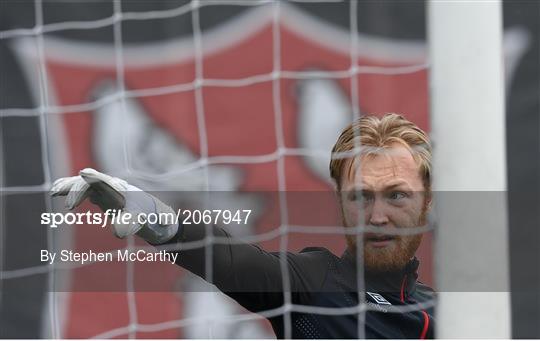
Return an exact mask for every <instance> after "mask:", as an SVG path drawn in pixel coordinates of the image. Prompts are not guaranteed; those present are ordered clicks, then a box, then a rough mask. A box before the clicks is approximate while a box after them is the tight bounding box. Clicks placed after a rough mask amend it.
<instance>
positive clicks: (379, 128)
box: [330, 113, 431, 192]
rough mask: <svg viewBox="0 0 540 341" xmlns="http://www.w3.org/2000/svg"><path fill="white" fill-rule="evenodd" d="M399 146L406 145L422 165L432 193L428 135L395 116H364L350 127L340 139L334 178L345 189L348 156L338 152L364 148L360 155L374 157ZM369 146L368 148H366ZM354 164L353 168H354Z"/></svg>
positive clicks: (332, 170) (332, 165) (332, 162)
mask: <svg viewBox="0 0 540 341" xmlns="http://www.w3.org/2000/svg"><path fill="white" fill-rule="evenodd" d="M395 143H399V144H401V145H403V146H405V147H406V148H407V149H408V150H409V151H410V152H411V154H412V156H413V157H414V159H415V160H416V162H417V164H418V165H419V170H420V176H421V178H422V182H423V184H424V189H425V190H426V192H429V191H431V144H430V142H429V138H428V136H427V134H426V133H425V132H424V131H423V130H422V129H420V128H419V127H418V126H417V125H416V124H414V123H412V122H411V121H409V120H407V119H406V118H404V117H403V116H401V115H398V114H395V113H388V114H385V115H384V116H383V117H381V118H379V117H377V116H363V117H360V118H359V119H357V120H356V121H354V122H352V123H351V124H350V125H349V126H347V127H346V128H345V129H344V130H343V132H342V133H341V135H340V136H339V138H338V140H337V142H336V144H335V145H334V148H333V149H332V158H331V160H330V176H331V177H332V178H333V179H334V181H335V182H336V185H337V190H338V191H339V190H341V180H342V176H343V172H344V167H345V164H346V163H347V160H350V159H352V158H353V157H351V158H348V157H337V158H336V157H335V153H346V152H350V151H353V150H354V149H355V148H360V152H359V153H358V154H357V153H355V155H353V156H357V155H367V154H373V153H375V151H377V150H381V149H383V150H384V149H388V148H391V146H392V145H393V144H395ZM366 147H367V148H366ZM352 164H353V163H352V162H351V163H350V167H353V165H352Z"/></svg>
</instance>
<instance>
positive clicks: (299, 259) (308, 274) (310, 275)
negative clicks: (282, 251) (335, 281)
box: [289, 247, 339, 291]
mask: <svg viewBox="0 0 540 341" xmlns="http://www.w3.org/2000/svg"><path fill="white" fill-rule="evenodd" d="M337 260H339V257H337V256H336V255H334V254H333V253H332V252H330V251H329V250H328V249H326V248H323V247H307V248H304V249H302V250H301V251H300V252H298V253H291V254H289V265H290V269H291V270H292V271H294V272H295V274H296V276H295V277H296V279H297V281H298V283H297V284H298V286H297V287H298V288H302V290H309V291H319V290H320V289H321V288H322V286H323V285H324V282H325V280H326V278H327V276H328V272H329V270H330V269H331V268H332V267H333V266H334V265H333V264H335V263H336V261H337Z"/></svg>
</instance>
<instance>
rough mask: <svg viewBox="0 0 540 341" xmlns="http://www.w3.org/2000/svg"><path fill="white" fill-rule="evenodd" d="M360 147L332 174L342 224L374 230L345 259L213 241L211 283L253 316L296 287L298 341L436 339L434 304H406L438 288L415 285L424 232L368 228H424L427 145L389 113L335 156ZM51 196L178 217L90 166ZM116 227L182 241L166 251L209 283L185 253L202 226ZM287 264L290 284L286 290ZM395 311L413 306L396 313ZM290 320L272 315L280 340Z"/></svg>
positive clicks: (217, 231)
mask: <svg viewBox="0 0 540 341" xmlns="http://www.w3.org/2000/svg"><path fill="white" fill-rule="evenodd" d="M358 145H360V146H361V149H360V152H359V153H357V155H356V156H354V157H352V156H351V157H340V158H333V159H332V160H331V162H330V173H331V176H332V178H333V179H334V180H335V183H336V191H337V194H338V195H337V197H338V201H339V206H340V208H341V213H342V219H343V225H344V227H345V228H350V227H356V226H358V224H359V223H360V222H362V221H360V219H364V221H363V222H364V223H365V224H366V225H367V226H368V227H370V231H368V232H366V233H364V234H362V235H360V236H359V237H357V236H356V235H354V234H347V235H346V240H347V249H346V251H345V252H344V254H343V255H342V256H341V257H339V256H336V255H334V254H332V253H331V252H330V251H328V250H327V249H324V248H318V247H311V248H307V249H304V250H302V251H301V252H300V253H287V255H286V257H285V259H284V260H283V259H281V258H280V257H281V256H280V253H279V252H278V253H271V252H266V251H264V250H262V249H261V248H259V247H258V246H256V245H251V244H246V243H240V242H239V241H234V243H233V242H231V243H219V244H212V253H211V254H212V255H213V257H212V269H213V274H212V283H213V284H215V285H216V286H217V287H218V288H219V289H220V290H221V291H223V292H224V293H226V294H227V295H229V296H230V297H232V298H233V299H235V300H236V301H237V302H238V303H239V304H241V305H242V306H244V307H245V308H246V309H248V310H250V311H252V312H262V311H268V310H272V309H278V308H289V307H288V306H285V305H284V303H285V300H284V291H285V290H287V291H289V290H290V299H291V302H292V303H293V304H294V305H298V306H299V307H300V308H301V309H296V307H294V309H292V311H291V313H290V321H289V322H290V326H291V330H290V333H291V334H290V335H291V336H292V337H293V338H302V339H308V338H324V339H333V338H340V339H353V338H358V336H359V334H358V330H359V326H360V327H361V328H364V332H365V336H366V337H367V338H391V339H403V338H414V339H418V338H420V339H423V338H433V337H434V335H433V331H434V321H433V311H432V308H430V309H426V310H420V309H410V308H411V307H406V306H407V305H411V304H415V303H420V302H425V301H427V300H429V299H431V298H432V297H433V292H432V290H431V289H430V288H428V287H426V286H424V285H423V284H421V283H420V282H418V281H417V277H418V275H417V269H418V264H419V263H418V260H417V259H416V258H415V252H416V250H417V249H418V247H419V245H420V242H421V239H422V235H421V234H413V233H411V234H399V235H389V234H388V233H387V234H384V233H375V232H372V231H373V230H375V231H376V229H377V228H398V229H400V228H410V227H418V226H423V225H425V224H426V220H427V219H426V217H427V212H428V210H429V208H430V204H431V181H430V180H431V179H430V174H431V170H430V169H431V148H430V144H429V140H428V138H427V136H426V134H425V133H424V132H423V131H422V130H421V129H420V128H418V127H417V126H416V125H414V124H413V123H411V122H410V121H408V120H406V119H405V118H403V117H402V116H400V115H396V114H386V115H385V116H384V117H382V118H377V117H373V116H365V117H362V118H360V119H359V120H357V121H355V122H353V123H352V124H351V125H350V126H348V127H347V128H346V129H345V130H344V131H343V132H342V134H341V135H340V137H339V138H338V140H337V142H336V144H335V146H334V148H333V150H332V152H333V153H343V152H350V151H352V150H353V149H354V148H355V146H356V147H357V146H358ZM341 155H343V154H341ZM51 194H52V195H53V196H64V195H67V198H66V205H67V206H68V207H69V208H70V209H73V208H75V207H77V206H78V205H79V204H80V203H81V202H82V201H83V200H85V199H86V198H89V199H90V200H91V201H92V202H93V203H95V204H97V205H98V206H99V207H100V208H101V209H102V210H104V211H106V210H107V209H122V210H123V212H128V213H131V214H132V215H136V214H139V213H144V214H150V213H157V214H159V213H167V212H172V209H171V208H170V207H168V206H167V205H165V204H163V203H162V202H161V201H159V200H158V199H157V198H155V197H153V196H151V195H150V194H147V193H145V192H142V191H141V190H140V189H138V188H136V187H134V186H131V185H129V184H128V183H127V182H125V181H124V180H121V179H118V178H113V177H110V176H108V175H106V174H102V173H99V172H97V171H95V170H93V169H88V168H87V169H84V170H82V171H81V172H80V175H79V176H75V177H69V178H61V179H58V180H57V181H56V182H55V183H54V185H53V187H52V189H51ZM360 207H362V209H361V210H360V209H359V208H360ZM360 213H362V214H363V217H361V216H360ZM113 229H114V233H115V235H116V236H117V237H120V238H124V237H126V236H128V235H133V234H136V235H138V236H139V237H141V238H143V239H144V240H146V241H147V242H149V243H150V244H153V245H160V244H178V245H180V247H179V248H177V249H175V251H170V252H176V253H178V257H177V261H176V263H177V264H178V265H179V266H182V267H184V268H186V269H187V270H189V271H191V272H193V273H194V274H196V275H199V276H201V277H203V278H204V277H205V265H206V259H205V255H206V252H205V251H206V250H205V247H204V246H203V247H200V248H195V249H193V248H191V249H188V250H182V248H181V245H182V243H186V242H195V241H201V240H202V239H204V238H205V234H206V232H207V229H206V228H205V226H196V225H180V224H178V223H173V224H170V225H159V224H149V223H146V224H145V225H142V226H141V225H139V224H136V223H135V224H124V225H122V224H115V225H114V226H113ZM381 231H382V230H381ZM212 233H213V235H214V236H217V237H220V238H225V239H231V241H232V237H231V236H230V234H229V233H228V232H227V231H225V230H224V229H222V228H219V227H217V226H213V227H212ZM357 239H358V240H359V241H361V242H362V243H363V244H362V245H361V246H360V247H359V248H358V249H359V250H362V251H361V252H362V256H363V257H362V258H363V260H364V269H365V271H364V274H363V275H364V282H365V298H364V299H363V300H364V302H365V303H366V305H365V306H362V307H365V308H366V309H367V311H366V313H365V315H364V316H365V321H359V320H358V310H357V309H356V306H358V302H359V301H358V283H357V277H358V276H357V273H356V270H357V265H356V250H357V245H356V241H357ZM283 264H286V266H287V273H288V276H287V277H286V278H288V280H289V281H288V283H287V287H288V288H287V287H286V289H284V283H283V272H284V271H283V270H284V268H283V267H282V265H283ZM396 307H401V308H409V309H404V311H402V312H399V313H398V312H395V311H392V309H393V308H396ZM318 308H319V309H318ZM328 308H334V310H332V309H330V310H329V309H328ZM335 308H339V309H335ZM274 315H275V314H274ZM360 316H363V315H360ZM287 318H288V317H287V316H286V315H280V314H278V315H277V316H272V317H268V320H269V321H270V323H271V324H272V327H273V329H274V331H275V333H276V336H277V337H279V338H283V337H285V336H286V335H287V331H286V330H285V328H286V327H285V326H286V325H287Z"/></svg>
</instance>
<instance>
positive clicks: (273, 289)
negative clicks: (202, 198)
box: [167, 225, 326, 312]
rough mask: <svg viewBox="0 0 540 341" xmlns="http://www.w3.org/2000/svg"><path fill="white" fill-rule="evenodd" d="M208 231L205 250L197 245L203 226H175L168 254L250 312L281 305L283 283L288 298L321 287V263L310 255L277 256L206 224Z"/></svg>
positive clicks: (299, 295) (324, 263) (202, 233)
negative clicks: (209, 241)
mask: <svg viewBox="0 0 540 341" xmlns="http://www.w3.org/2000/svg"><path fill="white" fill-rule="evenodd" d="M210 231H211V233H212V235H213V237H217V240H215V241H214V242H213V243H212V245H211V248H209V249H207V248H206V247H205V246H204V245H202V244H204V243H203V241H204V239H205V235H206V232H207V228H206V227H205V226H200V225H183V226H181V227H180V229H179V231H178V233H177V234H176V236H175V237H174V238H173V239H172V240H170V241H169V242H168V243H167V244H175V243H176V244H177V246H176V250H175V251H169V252H176V253H178V257H177V258H176V264H177V265H179V266H181V267H183V268H185V269H187V270H189V271H190V272H192V273H194V274H196V275H198V276H200V277H201V278H203V279H205V280H206V281H208V282H210V283H212V284H214V285H215V286H216V287H217V288H218V289H220V290H221V291H223V292H224V293H225V294H227V295H228V296H230V297H231V298H233V299H235V300H236V301H237V302H238V303H239V304H241V305H242V306H243V307H244V308H246V309H248V310H250V311H252V312H260V311H264V310H270V309H274V308H278V307H280V306H282V305H283V303H284V301H283V291H284V281H285V280H287V281H288V282H285V283H288V286H289V288H288V289H290V290H291V295H293V296H294V297H293V299H294V300H296V299H298V297H301V296H302V295H305V294H306V293H308V292H310V291H316V290H317V289H318V287H320V286H321V285H322V281H323V278H324V274H325V272H326V269H325V265H326V262H321V261H320V260H319V259H317V257H314V256H313V254H310V253H291V252H287V253H286V254H285V255H284V256H282V255H281V254H280V253H279V252H267V251H265V250H263V249H262V248H260V247H259V246H257V245H254V244H249V243H245V242H242V241H240V240H238V239H235V238H234V237H232V236H231V235H230V234H229V233H228V232H227V231H226V230H225V229H223V228H220V227H217V226H212V228H211V229H210ZM209 251H210V252H209ZM210 254H211V258H212V261H211V262H210V264H211V267H212V269H211V270H212V271H211V272H209V273H208V274H207V270H206V257H207V256H209V255H210ZM321 267H322V269H321ZM284 274H285V275H284ZM207 275H208V276H207Z"/></svg>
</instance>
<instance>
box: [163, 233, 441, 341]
mask: <svg viewBox="0 0 540 341" xmlns="http://www.w3.org/2000/svg"><path fill="white" fill-rule="evenodd" d="M205 231H206V229H205V227H204V226H196V225H184V226H181V227H180V229H179V232H178V233H177V235H176V236H175V237H174V238H173V239H172V240H171V241H169V243H168V244H172V243H182V244H183V243H188V245H189V243H190V242H196V241H201V240H202V239H204V236H205ZM212 232H213V235H214V236H216V237H219V239H225V242H223V241H218V242H214V243H213V245H212V249H211V253H212V272H211V275H212V277H211V278H206V276H205V273H206V269H205V263H206V259H205V255H206V250H205V247H197V248H190V247H185V249H184V250H182V245H179V249H180V250H179V251H174V252H178V258H177V262H176V263H177V264H178V265H180V266H182V267H184V268H185V269H187V270H189V271H191V272H193V273H194V274H196V275H198V276H200V277H202V278H206V279H207V280H208V281H210V282H211V283H213V284H214V285H216V287H218V288H219V289H220V290H221V291H223V292H224V293H225V294H227V295H228V296H230V297H232V298H233V299H234V300H236V301H237V302H238V303H239V304H240V305H242V306H243V307H244V308H246V309H247V310H249V311H252V312H255V313H261V312H264V314H265V316H267V319H268V320H269V321H270V323H271V324H272V327H273V329H274V332H275V333H276V336H277V337H278V338H285V337H287V336H288V335H290V336H291V337H292V338H300V339H312V338H324V339H333V338H340V339H356V338H358V337H359V336H361V335H360V334H359V323H360V328H363V331H364V336H365V337H366V338H391V339H404V338H414V339H422V338H433V337H434V335H433V331H434V328H435V326H434V319H433V308H426V309H420V308H419V307H418V306H417V305H415V304H417V303H422V302H423V303H424V304H425V305H426V306H429V301H430V300H431V299H433V296H434V293H433V291H432V290H431V289H430V288H428V287H427V286H425V285H422V284H421V283H420V282H418V281H417V277H418V276H417V272H416V270H417V268H418V261H417V260H416V259H414V260H412V261H411V262H410V263H409V264H408V265H407V266H406V267H405V268H404V269H403V270H402V271H399V272H393V273H384V274H382V273H377V274H375V273H369V272H365V273H364V281H363V282H364V290H362V291H364V292H365V293H364V294H365V298H364V303H365V307H366V311H365V314H361V315H360V318H361V319H363V320H364V321H360V322H359V314H358V309H357V306H358V302H359V297H358V292H359V290H358V289H359V288H358V282H357V271H356V268H357V266H356V262H355V257H353V256H352V255H351V253H349V252H348V251H346V252H345V253H344V254H343V255H342V256H341V257H338V256H335V255H334V254H332V253H331V252H330V251H328V250H327V249H324V248H306V249H304V250H302V251H301V252H300V253H287V254H286V257H283V258H282V257H281V256H280V253H279V252H276V253H272V252H266V251H264V250H262V249H261V248H260V247H258V246H256V245H251V244H247V243H242V242H240V241H239V240H238V239H235V238H233V237H231V236H230V235H229V233H228V232H227V231H225V230H224V229H221V228H219V227H213V228H212ZM284 274H285V275H284ZM284 278H285V279H288V281H287V282H284ZM284 292H287V293H290V297H289V301H288V302H290V303H291V304H292V309H291V310H290V311H291V313H290V315H289V316H290V320H288V318H287V317H286V315H284V314H283V308H284V307H285V308H286V306H285V305H284V304H285V303H286V302H287V300H286V297H285V294H284ZM396 309H399V312H396ZM287 322H290V324H289V326H290V330H288V331H286V324H287ZM360 330H362V329H360ZM287 333H290V334H287Z"/></svg>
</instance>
